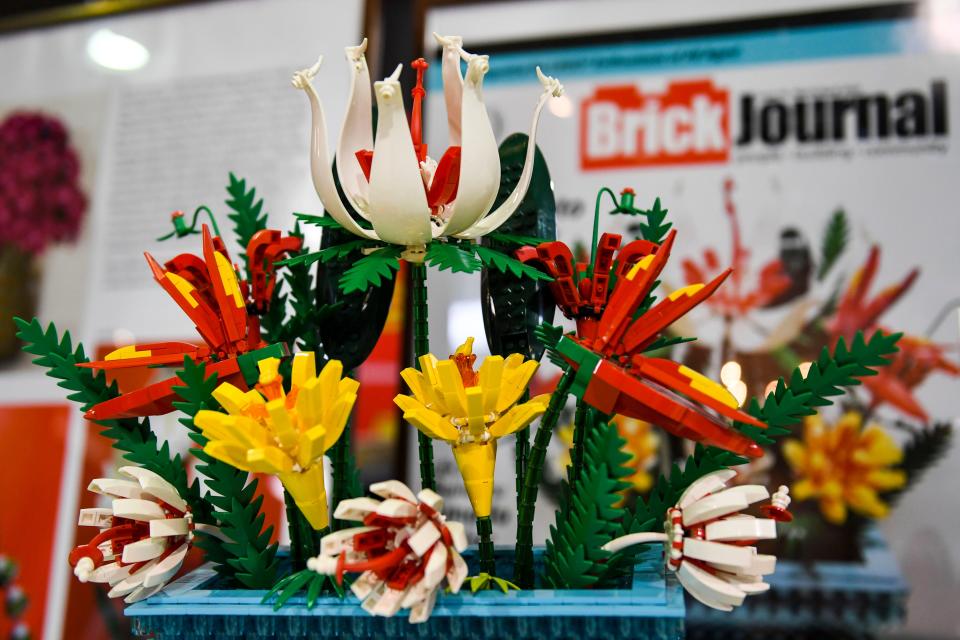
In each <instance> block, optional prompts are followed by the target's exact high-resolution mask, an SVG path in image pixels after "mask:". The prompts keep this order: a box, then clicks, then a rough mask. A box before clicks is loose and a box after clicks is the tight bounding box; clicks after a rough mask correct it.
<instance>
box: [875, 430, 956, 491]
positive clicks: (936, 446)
mask: <svg viewBox="0 0 960 640" xmlns="http://www.w3.org/2000/svg"><path fill="white" fill-rule="evenodd" d="M911 431H912V434H911V437H910V440H908V441H907V443H906V445H905V446H904V447H903V460H901V461H900V464H899V465H897V466H896V467H895V468H896V469H899V470H901V471H903V472H905V473H906V474H907V483H906V484H905V485H904V486H903V487H901V488H900V489H897V490H896V491H891V492H890V493H887V494H886V496H885V499H886V501H887V503H888V504H889V505H890V506H891V507H892V506H893V505H894V504H895V503H896V502H897V501H898V500H899V499H900V498H902V497H903V495H904V494H906V493H907V492H908V491H909V490H910V489H911V488H913V487H915V486H917V482H918V481H919V480H920V478H922V477H923V474H924V473H925V472H926V471H927V470H928V469H930V468H931V467H933V466H934V465H935V464H937V462H938V461H939V460H940V459H941V458H943V456H944V455H946V453H947V451H949V450H950V444H951V443H952V442H953V425H952V424H951V423H949V422H939V423H936V424H933V425H931V426H920V427H916V428H914V429H912V430H911Z"/></svg>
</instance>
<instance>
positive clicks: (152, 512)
mask: <svg viewBox="0 0 960 640" xmlns="http://www.w3.org/2000/svg"><path fill="white" fill-rule="evenodd" d="M113 515H115V516H117V517H118V518H129V519H130V520H139V521H141V522H143V521H147V520H154V519H160V518H164V517H165V515H166V514H164V512H163V509H161V508H160V505H158V504H157V503H156V502H153V501H152V500H141V499H137V498H117V499H116V500H114V501H113Z"/></svg>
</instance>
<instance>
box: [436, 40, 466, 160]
mask: <svg viewBox="0 0 960 640" xmlns="http://www.w3.org/2000/svg"><path fill="white" fill-rule="evenodd" d="M433 37H434V38H435V39H436V41H437V44H439V45H440V46H441V47H443V62H442V66H441V69H440V71H441V76H442V77H443V100H444V102H445V103H446V105H447V128H448V129H449V132H450V139H449V142H448V143H447V144H448V145H449V146H451V147H455V146H457V145H459V144H460V105H461V104H462V100H463V75H462V74H461V73H460V50H461V48H462V47H463V38H461V37H460V36H441V35H437V34H436V33H434V34H433Z"/></svg>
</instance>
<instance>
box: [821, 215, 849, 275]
mask: <svg viewBox="0 0 960 640" xmlns="http://www.w3.org/2000/svg"><path fill="white" fill-rule="evenodd" d="M849 237H850V226H849V225H848V224H847V216H846V214H845V213H844V212H843V209H837V211H835V212H834V214H833V215H832V216H831V217H830V222H829V223H827V230H826V232H825V233H824V235H823V243H822V244H821V245H820V265H819V266H818V267H817V280H823V279H824V278H825V277H827V274H828V273H830V269H832V268H833V266H834V265H835V264H836V263H837V260H838V259H839V258H840V256H841V255H842V254H843V251H844V249H846V248H847V240H848V239H849Z"/></svg>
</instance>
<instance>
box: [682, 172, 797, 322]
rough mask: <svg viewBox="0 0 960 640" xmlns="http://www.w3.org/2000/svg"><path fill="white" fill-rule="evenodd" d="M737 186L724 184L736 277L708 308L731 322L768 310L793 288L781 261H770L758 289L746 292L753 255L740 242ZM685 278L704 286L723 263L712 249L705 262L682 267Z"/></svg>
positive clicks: (765, 266) (708, 250) (705, 254)
mask: <svg viewBox="0 0 960 640" xmlns="http://www.w3.org/2000/svg"><path fill="white" fill-rule="evenodd" d="M733 187H734V182H733V180H732V179H729V178H728V179H727V180H726V181H725V182H724V209H725V211H726V213H727V217H728V218H729V220H730V229H731V237H732V243H733V246H732V248H731V251H730V254H731V255H730V266H731V268H732V269H733V273H732V275H731V276H730V283H729V284H728V285H727V286H726V287H724V289H723V291H718V292H717V293H716V294H715V295H713V296H711V297H710V299H709V301H707V305H709V306H710V307H711V308H713V309H714V310H715V311H716V312H717V313H718V314H719V315H721V316H724V317H729V318H741V317H743V316H745V315H747V314H748V313H750V312H751V311H753V310H754V309H759V308H762V307H766V306H768V305H770V304H771V303H773V302H774V301H776V300H777V299H778V298H780V296H781V295H783V294H784V293H785V292H786V291H787V290H788V289H789V288H790V285H791V280H790V276H789V275H787V273H786V272H785V271H784V269H783V263H781V261H780V260H771V261H770V262H768V263H766V264H765V265H764V266H763V268H762V269H760V275H759V277H758V279H757V284H756V287H754V288H753V289H749V290H746V289H745V285H744V280H745V277H744V276H745V275H746V274H747V273H748V272H749V270H748V268H747V265H748V262H749V259H750V251H749V250H748V249H747V248H745V247H744V246H743V244H742V242H741V239H740V223H739V222H738V220H737V209H736V206H735V205H734V203H733V198H732V197H731V195H732V192H733ZM682 265H683V275H684V277H685V278H686V281H687V283H688V284H692V283H695V282H705V281H706V280H707V279H708V278H712V277H714V276H716V275H717V274H718V273H720V272H721V271H722V269H721V267H720V259H719V257H717V252H716V251H714V250H713V249H706V250H705V251H704V252H703V260H702V262H701V263H699V264H698V263H697V262H695V261H694V260H691V259H689V258H688V259H686V260H684V261H683V263H682Z"/></svg>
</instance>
